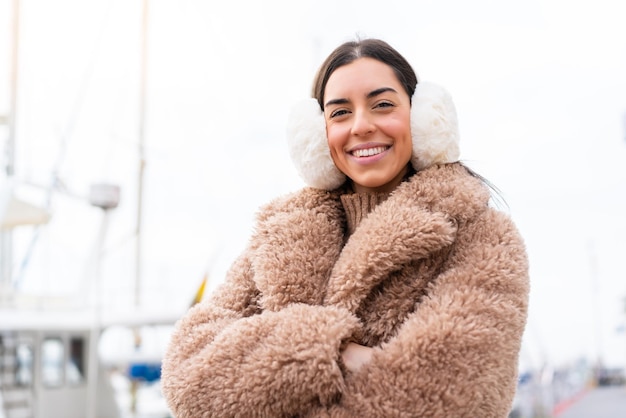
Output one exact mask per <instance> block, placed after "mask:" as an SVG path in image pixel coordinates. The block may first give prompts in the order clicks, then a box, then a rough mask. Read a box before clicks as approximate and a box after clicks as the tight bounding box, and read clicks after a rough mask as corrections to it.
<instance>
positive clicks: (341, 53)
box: [312, 39, 417, 110]
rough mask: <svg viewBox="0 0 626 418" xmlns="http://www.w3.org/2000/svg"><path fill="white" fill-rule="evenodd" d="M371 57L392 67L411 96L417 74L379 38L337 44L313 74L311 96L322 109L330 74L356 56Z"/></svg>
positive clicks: (356, 57) (353, 59)
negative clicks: (315, 73) (314, 74)
mask: <svg viewBox="0 0 626 418" xmlns="http://www.w3.org/2000/svg"><path fill="white" fill-rule="evenodd" d="M363 57H368V58H373V59H375V60H378V61H380V62H383V63H385V64H387V65H389V66H390V67H391V68H393V71H394V73H395V74H396V77H398V81H400V84H402V86H403V87H404V90H405V91H406V92H407V94H408V95H409V99H410V98H411V97H413V92H415V86H416V85H417V75H416V74H415V71H413V68H412V67H411V65H410V64H409V63H408V61H407V60H406V59H405V58H404V57H403V56H402V55H401V54H400V53H399V52H398V51H396V50H395V49H394V48H393V47H391V46H390V45H389V44H388V43H386V42H385V41H381V40H380V39H362V40H361V39H357V40H354V41H348V42H345V43H343V44H341V45H339V46H338V47H337V48H335V50H334V51H333V52H331V53H330V55H329V56H328V57H327V58H326V60H325V61H324V62H323V63H322V66H321V67H320V69H319V70H318V72H317V75H316V76H315V80H314V82H313V92H312V96H313V97H314V98H315V99H317V102H318V103H319V105H320V108H321V109H322V110H324V90H325V89H326V83H327V82H328V79H329V78H330V75H331V74H332V73H333V72H334V71H335V70H336V69H337V68H339V67H341V66H344V65H347V64H350V63H352V62H353V61H355V60H357V59H358V58H363Z"/></svg>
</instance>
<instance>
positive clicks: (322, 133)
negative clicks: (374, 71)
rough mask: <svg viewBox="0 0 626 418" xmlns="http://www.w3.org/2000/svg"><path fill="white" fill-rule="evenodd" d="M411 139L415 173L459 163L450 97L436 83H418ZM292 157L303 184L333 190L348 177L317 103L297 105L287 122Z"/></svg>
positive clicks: (453, 111) (307, 102)
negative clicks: (336, 159) (330, 145)
mask: <svg viewBox="0 0 626 418" xmlns="http://www.w3.org/2000/svg"><path fill="white" fill-rule="evenodd" d="M411 136H412V142H413V155H412V156H411V164H412V165H413V168H415V170H417V171H419V170H423V169H424V168H427V167H430V166H431V165H434V164H442V163H451V162H455V161H458V159H459V154H460V151H459V129H458V120H457V115H456V109H455V107H454V103H453V102H452V97H451V96H450V94H449V93H448V92H447V91H446V90H445V89H444V88H443V87H441V86H439V85H437V84H433V83H425V82H421V83H419V84H418V85H417V86H416V88H415V93H414V94H413V97H412V101H411ZM287 146H288V149H289V155H290V157H291V159H292V161H293V163H294V164H295V166H296V170H297V171H298V174H299V175H300V177H302V179H303V180H304V182H305V183H306V184H307V185H309V186H311V187H315V188H318V189H324V190H333V189H336V188H337V187H339V186H341V185H342V184H343V183H344V182H345V180H346V176H345V174H343V173H342V172H341V171H340V170H339V169H338V168H337V167H336V166H335V164H334V162H333V160H332V157H331V156H330V151H329V149H328V140H327V138H326V122H325V121H324V114H323V112H322V111H321V109H320V106H319V104H318V103H317V100H315V99H313V98H310V99H306V100H303V101H301V102H299V103H297V104H296V105H295V106H294V107H293V108H292V110H291V113H290V115H289V118H288V121H287Z"/></svg>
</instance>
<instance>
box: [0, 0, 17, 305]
mask: <svg viewBox="0 0 626 418" xmlns="http://www.w3.org/2000/svg"><path fill="white" fill-rule="evenodd" d="M19 24H20V1H19V0H13V22H12V28H13V31H12V32H13V33H12V42H11V44H12V45H11V51H10V54H11V56H10V61H9V62H10V63H11V64H10V65H11V67H10V70H9V72H10V83H9V109H8V114H7V115H6V117H4V118H2V121H1V122H3V123H5V124H6V125H7V128H8V129H7V132H8V135H7V139H6V141H5V146H4V160H5V161H4V170H5V174H6V177H7V180H10V179H11V178H12V177H13V175H14V174H15V132H16V112H17V75H18V50H19V32H20V28H19ZM12 275H13V233H12V232H11V230H10V229H8V230H5V231H1V232H0V289H6V290H7V291H9V289H10V288H11V279H12ZM3 293H4V292H0V295H1V294H3Z"/></svg>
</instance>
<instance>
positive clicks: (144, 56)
mask: <svg viewBox="0 0 626 418" xmlns="http://www.w3.org/2000/svg"><path fill="white" fill-rule="evenodd" d="M140 65H141V69H140V71H141V74H140V80H139V135H138V136H139V139H138V156H139V173H138V177H137V179H138V183H137V219H136V223H137V229H136V231H135V233H136V241H135V306H136V307H139V306H140V305H141V285H142V283H141V282H142V280H141V279H142V277H141V276H142V269H141V267H142V258H143V257H142V246H141V242H142V239H141V232H142V212H143V183H144V171H145V168H146V157H145V135H146V129H145V125H146V123H145V121H146V99H147V98H146V95H147V93H146V90H147V87H146V86H147V67H148V0H143V7H142V24H141V64H140Z"/></svg>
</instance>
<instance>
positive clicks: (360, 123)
mask: <svg viewBox="0 0 626 418" xmlns="http://www.w3.org/2000/svg"><path fill="white" fill-rule="evenodd" d="M374 130H375V125H374V123H373V121H372V118H371V115H370V114H368V112H366V111H363V110H359V111H355V112H354V118H353V123H352V130H351V133H352V135H356V136H364V135H368V134H370V133H372V132H374Z"/></svg>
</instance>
